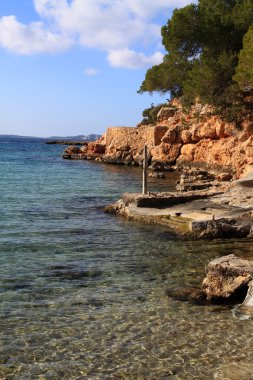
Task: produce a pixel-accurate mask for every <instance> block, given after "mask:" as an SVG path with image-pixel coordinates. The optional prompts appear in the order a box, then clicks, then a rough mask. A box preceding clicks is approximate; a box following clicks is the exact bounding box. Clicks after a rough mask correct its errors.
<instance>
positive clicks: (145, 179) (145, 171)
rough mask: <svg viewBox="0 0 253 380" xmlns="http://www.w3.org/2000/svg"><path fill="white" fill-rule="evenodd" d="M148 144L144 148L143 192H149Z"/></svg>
mask: <svg viewBox="0 0 253 380" xmlns="http://www.w3.org/2000/svg"><path fill="white" fill-rule="evenodd" d="M147 151H148V150H147V145H144V148H143V181H142V194H147V177H148V154H147Z"/></svg>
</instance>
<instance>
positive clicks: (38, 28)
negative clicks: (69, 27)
mask: <svg viewBox="0 0 253 380" xmlns="http://www.w3.org/2000/svg"><path fill="white" fill-rule="evenodd" d="M0 44H1V45H2V46H3V47H4V48H6V49H7V50H10V51H12V52H14V53H17V54H35V53H42V52H45V53H54V52H59V51H63V50H66V49H67V48H68V47H69V46H70V44H71V42H70V40H69V38H67V37H66V38H65V37H63V36H62V35H60V34H57V33H53V32H51V31H50V30H48V29H46V28H45V26H44V24H43V23H42V22H33V23H31V24H29V25H25V24H21V23H20V22H18V21H17V19H16V17H15V16H6V17H2V18H1V19H0Z"/></svg>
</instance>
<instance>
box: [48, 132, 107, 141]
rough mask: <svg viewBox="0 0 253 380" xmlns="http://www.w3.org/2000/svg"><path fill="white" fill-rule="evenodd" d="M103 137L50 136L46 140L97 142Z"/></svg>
mask: <svg viewBox="0 0 253 380" xmlns="http://www.w3.org/2000/svg"><path fill="white" fill-rule="evenodd" d="M100 137H101V135H97V134H95V133H92V134H90V135H77V136H50V137H47V138H45V140H65V141H67V140H71V141H95V140H98V139H99V138H100Z"/></svg>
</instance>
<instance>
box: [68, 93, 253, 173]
mask: <svg viewBox="0 0 253 380" xmlns="http://www.w3.org/2000/svg"><path fill="white" fill-rule="evenodd" d="M144 144H146V145H147V147H148V155H149V157H148V158H149V164H150V168H152V169H154V170H159V169H165V170H170V169H171V167H177V168H184V167H189V166H190V167H198V168H205V169H207V170H209V171H210V170H211V171H215V172H224V171H225V172H229V173H231V174H233V175H234V176H235V178H238V177H240V175H241V173H242V172H243V170H244V168H245V167H246V166H247V165H248V164H253V115H247V117H246V118H245V120H244V122H243V123H242V125H241V126H240V127H239V128H238V127H236V126H235V125H234V124H233V123H228V122H226V121H224V120H222V119H221V118H220V117H219V116H217V115H215V114H213V112H212V109H211V108H210V107H209V106H202V105H201V104H199V103H196V104H195V105H194V106H193V107H192V108H191V109H190V110H189V111H188V112H185V111H184V110H183V107H182V106H181V104H180V103H179V102H178V101H176V100H175V101H173V102H171V103H170V104H168V106H167V107H163V108H162V109H161V110H160V112H159V113H158V115H157V122H156V124H155V125H146V126H143V125H139V126H137V127H135V128H130V127H114V128H108V129H107V131H106V133H105V134H104V135H103V136H102V137H101V138H100V139H99V140H97V141H96V142H92V143H88V144H87V145H85V146H83V147H81V148H77V147H69V148H67V149H66V150H65V152H64V155H63V157H64V158H73V159H96V160H101V161H104V162H110V163H116V164H127V165H141V163H142V160H143V145H144Z"/></svg>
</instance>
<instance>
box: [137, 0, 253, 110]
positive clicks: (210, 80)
mask: <svg viewBox="0 0 253 380" xmlns="http://www.w3.org/2000/svg"><path fill="white" fill-rule="evenodd" d="M252 25H253V0H199V2H198V4H197V5H196V4H191V5H188V6H186V7H184V8H181V9H176V10H175V11H174V12H173V15H172V18H171V19H169V20H168V23H167V25H165V26H164V27H162V30H161V34H162V42H163V45H164V47H165V49H166V51H167V54H166V55H165V57H164V60H163V62H162V63H161V64H160V65H156V66H153V67H152V68H150V69H149V70H148V71H147V73H146V77H145V80H144V81H143V83H142V85H141V87H140V90H139V93H142V92H145V91H148V92H151V93H152V92H154V91H158V92H161V93H166V92H170V95H171V97H172V98H173V97H178V96H180V97H182V100H183V101H184V102H185V103H188V104H190V103H191V102H193V101H194V99H195V98H196V97H199V98H200V99H201V100H202V101H203V102H208V103H210V104H213V105H216V106H218V107H219V108H220V109H222V108H223V109H224V108H226V107H228V106H231V105H235V104H236V106H237V107H238V104H239V103H240V102H241V105H242V106H243V102H242V97H241V95H240V94H239V93H240V90H243V89H244V87H243V83H244V82H245V81H249V80H250V81H251V83H252V75H253V74H252V67H253V65H252V63H253V31H252ZM244 36H245V38H244ZM240 51H241V53H240ZM238 60H239V64H238ZM243 78H244V79H243ZM243 81H244V82H243Z"/></svg>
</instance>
